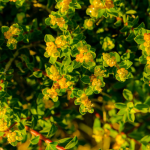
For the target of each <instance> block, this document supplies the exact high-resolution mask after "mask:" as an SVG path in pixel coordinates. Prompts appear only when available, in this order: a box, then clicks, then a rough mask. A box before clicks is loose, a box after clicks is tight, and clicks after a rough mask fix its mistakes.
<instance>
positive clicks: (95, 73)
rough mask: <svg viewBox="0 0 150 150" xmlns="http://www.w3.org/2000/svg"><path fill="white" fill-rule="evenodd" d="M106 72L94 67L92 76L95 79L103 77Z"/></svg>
mask: <svg viewBox="0 0 150 150" xmlns="http://www.w3.org/2000/svg"><path fill="white" fill-rule="evenodd" d="M105 72H106V70H102V69H101V68H100V67H95V68H94V75H95V76H96V77H104V76H105V74H104V73H105Z"/></svg>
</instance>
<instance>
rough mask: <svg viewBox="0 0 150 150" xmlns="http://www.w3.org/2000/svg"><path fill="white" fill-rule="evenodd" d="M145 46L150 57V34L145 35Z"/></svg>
mask: <svg viewBox="0 0 150 150" xmlns="http://www.w3.org/2000/svg"><path fill="white" fill-rule="evenodd" d="M144 40H145V42H144V46H145V51H146V53H147V55H150V33H148V34H147V33H145V34H144Z"/></svg>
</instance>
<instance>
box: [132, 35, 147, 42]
mask: <svg viewBox="0 0 150 150" xmlns="http://www.w3.org/2000/svg"><path fill="white" fill-rule="evenodd" d="M134 40H135V42H136V43H137V44H143V43H144V42H145V40H144V36H143V35H137V36H136V37H135V38H134Z"/></svg>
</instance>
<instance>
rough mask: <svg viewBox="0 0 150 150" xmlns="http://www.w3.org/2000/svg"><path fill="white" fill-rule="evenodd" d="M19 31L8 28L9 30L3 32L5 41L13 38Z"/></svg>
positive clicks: (14, 28) (11, 27)
mask: <svg viewBox="0 0 150 150" xmlns="http://www.w3.org/2000/svg"><path fill="white" fill-rule="evenodd" d="M19 31H20V30H19V29H18V28H16V27H14V26H10V28H9V30H8V31H6V32H4V36H5V39H10V38H13V36H14V35H15V34H16V33H17V32H19Z"/></svg>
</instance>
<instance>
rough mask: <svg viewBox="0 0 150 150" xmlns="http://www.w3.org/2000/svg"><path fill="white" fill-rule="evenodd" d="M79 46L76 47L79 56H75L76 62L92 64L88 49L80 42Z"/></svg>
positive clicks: (91, 56)
mask: <svg viewBox="0 0 150 150" xmlns="http://www.w3.org/2000/svg"><path fill="white" fill-rule="evenodd" d="M79 44H80V46H78V47H77V49H78V51H79V53H80V54H78V55H76V61H77V62H80V63H83V61H85V62H86V63H87V62H93V55H92V54H91V53H90V52H88V48H87V46H86V45H84V44H83V42H82V41H81V42H80V43H79Z"/></svg>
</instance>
